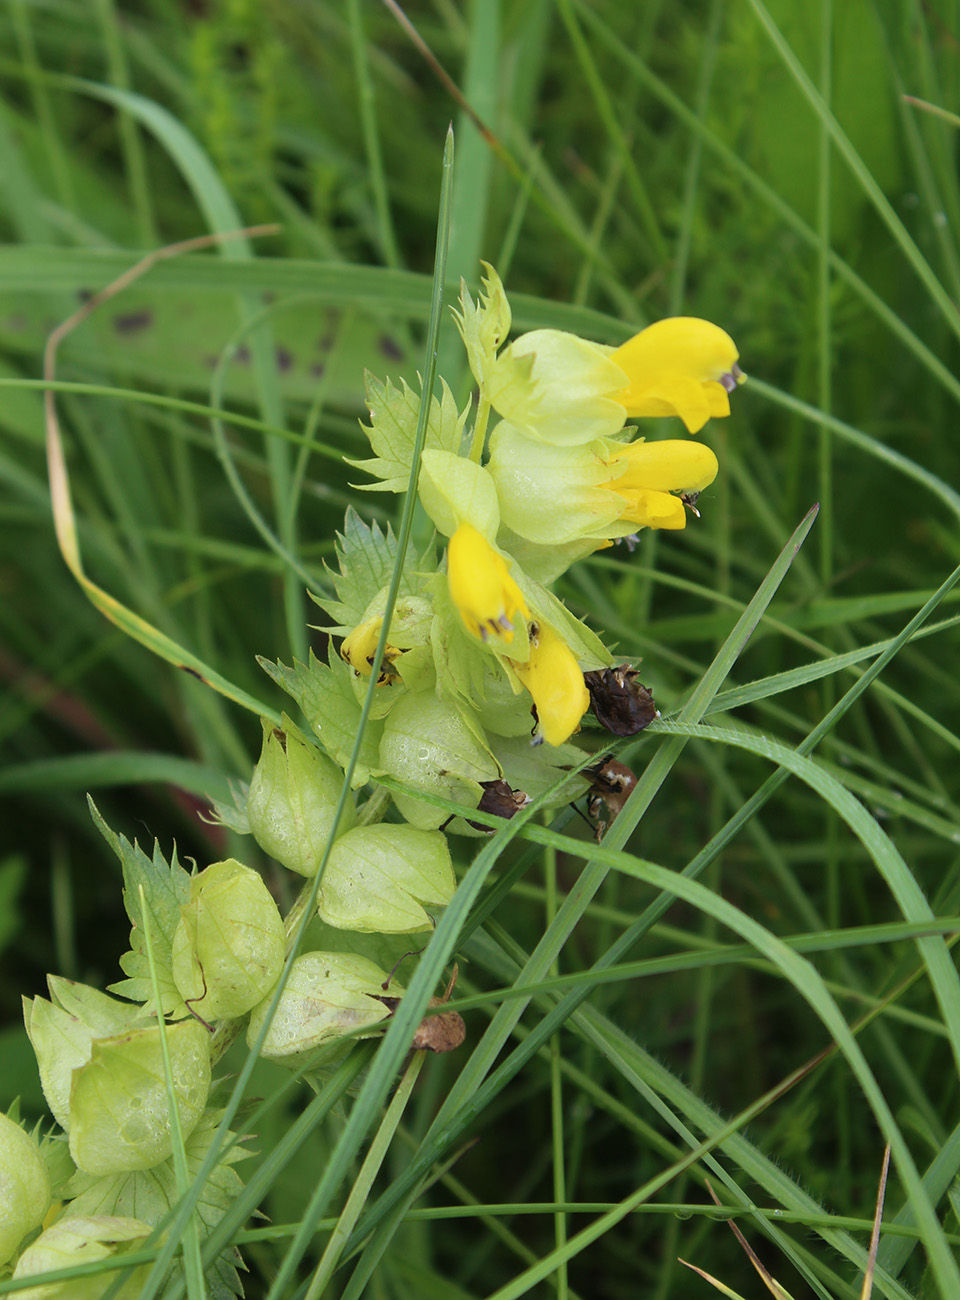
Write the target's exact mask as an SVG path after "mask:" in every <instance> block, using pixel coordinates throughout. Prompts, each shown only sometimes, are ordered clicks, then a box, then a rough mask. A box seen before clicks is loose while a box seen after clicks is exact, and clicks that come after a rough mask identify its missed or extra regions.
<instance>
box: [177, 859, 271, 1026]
mask: <svg viewBox="0 0 960 1300" xmlns="http://www.w3.org/2000/svg"><path fill="white" fill-rule="evenodd" d="M284 944H285V937H284V931H283V918H282V917H281V915H280V910H279V908H278V907H277V905H276V903H275V902H274V901H273V898H272V897H271V895H270V891H269V890H268V889H267V887H266V885H265V884H264V883H263V878H262V876H261V875H260V873H259V872H257V871H253V870H252V869H251V868H250V867H245V866H244V865H243V864H242V863H241V862H238V861H237V860H236V858H228V859H227V860H226V861H225V862H214V863H213V864H212V865H211V866H209V867H207V868H206V870H205V871H201V872H200V874H199V875H198V876H194V877H193V879H192V880H191V882H190V902H189V903H188V904H187V906H186V907H182V908H181V909H180V924H179V925H178V926H177V930H176V933H175V934H174V937H173V947H172V952H171V959H172V970H173V978H174V982H175V983H176V986H177V989H178V991H179V993H180V996H181V997H182V998H183V1000H184V1002H185V1003H186V1005H187V1006H188V1007H189V1009H190V1011H191V1012H192V1013H193V1014H194V1015H195V1016H197V1017H198V1018H199V1019H200V1020H203V1021H206V1022H209V1021H211V1020H222V1019H226V1018H228V1017H231V1018H232V1017H235V1016H242V1015H244V1014H245V1013H246V1012H247V1011H249V1010H250V1008H251V1007H253V1006H255V1005H256V1004H257V1003H258V1002H259V1001H260V999H261V998H262V997H263V991H264V989H267V988H271V987H272V986H273V985H274V984H275V983H276V981H277V977H278V976H279V974H280V970H281V968H282V966H283V957H284Z"/></svg>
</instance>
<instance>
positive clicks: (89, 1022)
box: [23, 975, 149, 1133]
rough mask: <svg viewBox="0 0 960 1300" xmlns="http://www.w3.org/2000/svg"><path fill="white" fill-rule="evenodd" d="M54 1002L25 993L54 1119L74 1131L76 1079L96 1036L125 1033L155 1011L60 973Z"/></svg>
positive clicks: (51, 980) (53, 986) (53, 985)
mask: <svg viewBox="0 0 960 1300" xmlns="http://www.w3.org/2000/svg"><path fill="white" fill-rule="evenodd" d="M47 984H48V985H49V988H50V996H51V998H52V999H53V1001H52V1002H48V1001H47V1000H46V999H45V998H24V999H23V1018H24V1022H25V1024H26V1027H27V1034H28V1035H29V1038H30V1043H31V1045H32V1047H33V1050H34V1053H35V1055H36V1058H37V1065H38V1066H39V1067H40V1085H41V1087H42V1088H43V1095H44V1096H45V1097H46V1099H47V1105H48V1106H49V1107H50V1110H51V1111H52V1112H53V1116H54V1119H56V1121H57V1123H58V1124H59V1125H60V1127H61V1128H62V1129H64V1130H65V1131H66V1132H68V1133H69V1131H70V1084H71V1080H72V1076H73V1071H74V1070H75V1069H77V1068H78V1067H79V1066H81V1065H85V1064H86V1063H87V1061H89V1060H90V1051H91V1045H92V1042H93V1040H94V1039H95V1038H106V1037H110V1036H111V1035H113V1034H121V1033H124V1032H126V1031H127V1030H129V1029H132V1028H134V1027H135V1026H136V1025H137V1024H142V1025H146V1024H148V1023H149V1017H147V1016H145V1015H144V1014H143V1008H142V1007H139V1006H132V1005H131V1004H130V1003H129V1002H121V1001H120V1000H119V999H117V998H112V997H110V996H109V995H108V994H106V993H101V992H100V990H99V989H94V988H90V986H89V985H87V984H75V983H74V982H73V981H72V980H65V979H60V978H59V977H58V976H56V975H50V976H48V977H47Z"/></svg>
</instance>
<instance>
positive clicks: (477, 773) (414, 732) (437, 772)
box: [380, 690, 501, 830]
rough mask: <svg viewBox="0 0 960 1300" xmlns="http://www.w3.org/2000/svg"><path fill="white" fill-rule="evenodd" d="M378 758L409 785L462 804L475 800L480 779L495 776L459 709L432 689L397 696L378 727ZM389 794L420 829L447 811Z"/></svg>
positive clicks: (436, 822)
mask: <svg viewBox="0 0 960 1300" xmlns="http://www.w3.org/2000/svg"><path fill="white" fill-rule="evenodd" d="M380 762H381V764H382V766H383V769H384V771H385V772H388V773H389V774H390V776H392V777H395V778H396V780H398V781H402V782H403V784H404V785H407V786H410V787H411V788H412V789H413V790H422V791H423V792H424V793H425V794H437V795H441V796H442V797H443V798H444V799H452V800H454V801H455V802H456V803H462V804H463V805H464V806H465V807H467V808H476V806H477V804H478V803H479V802H480V796H481V794H482V793H483V791H482V789H481V788H480V782H481V781H496V780H497V779H498V777H500V775H501V772H500V769H499V767H498V766H497V763H496V760H495V759H494V757H493V755H492V754H491V753H490V751H489V750H488V749H487V748H486V747H485V746H484V745H482V744H481V742H480V741H479V740H478V739H477V737H476V735H475V733H474V731H473V730H472V729H471V728H470V727H469V726H468V725H467V723H466V721H465V720H464V718H463V717H462V715H461V714H460V713H459V711H458V710H457V709H456V708H454V707H453V706H452V705H450V704H448V703H447V702H446V701H444V700H440V699H438V698H437V695H436V693H435V692H434V691H432V690H430V691H417V692H416V693H413V692H411V693H410V694H409V695H406V696H405V697H404V698H403V699H402V700H400V701H399V702H398V704H397V706H396V708H394V709H393V711H392V712H391V714H390V716H389V717H388V718H387V721H386V724H385V726H384V729H383V738H382V739H381V741H380ZM393 798H394V802H395V803H396V805H397V807H398V808H399V809H400V812H401V813H402V814H403V816H404V817H405V818H406V819H407V821H409V822H410V823H411V824H412V825H414V826H417V827H420V828H421V829H425V830H426V829H430V830H432V829H435V828H436V827H438V826H440V824H441V823H442V822H444V821H446V820H447V817H448V816H449V814H448V813H445V812H444V811H443V810H442V809H439V808H432V807H430V806H429V805H428V804H424V803H421V802H420V800H419V799H416V798H414V797H413V796H411V795H404V794H394V796H393Z"/></svg>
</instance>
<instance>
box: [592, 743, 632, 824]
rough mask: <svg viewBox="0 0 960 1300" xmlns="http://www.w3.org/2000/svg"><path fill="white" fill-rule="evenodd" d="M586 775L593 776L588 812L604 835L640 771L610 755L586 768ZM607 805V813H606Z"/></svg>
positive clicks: (618, 812) (625, 800)
mask: <svg viewBox="0 0 960 1300" xmlns="http://www.w3.org/2000/svg"><path fill="white" fill-rule="evenodd" d="M583 774H584V776H589V777H590V782H591V784H590V789H589V790H588V791H587V812H588V813H589V814H590V816H591V817H592V818H593V821H594V822H595V823H596V836H597V839H598V840H601V839H603V834H604V831H606V829H607V827H608V826H609V825H611V823H612V822H614V821H615V820H616V818H617V817H618V816H619V814H620V811H621V809H622V808H623V805H624V804H625V803H626V802H627V799H628V797H629V795H630V792H631V791H632V790H633V787H634V786H635V785H636V784H637V774H636V772H634V771H633V769H632V768H630V767H627V765H626V763H621V762H620V761H619V759H616V758H612V757H610V756H607V757H606V758H604V759H602V760H601V761H600V762H599V763H597V765H596V766H595V767H588V768H585V769H584V773H583ZM604 809H606V812H607V814H608V816H606V817H605V816H604V815H603V813H604Z"/></svg>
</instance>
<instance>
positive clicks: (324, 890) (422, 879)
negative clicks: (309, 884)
mask: <svg viewBox="0 0 960 1300" xmlns="http://www.w3.org/2000/svg"><path fill="white" fill-rule="evenodd" d="M456 883H457V882H456V879H455V877H454V874H453V866H452V865H451V862H450V850H449V849H448V848H447V841H446V837H445V836H444V835H442V834H441V833H440V831H421V830H417V829H415V828H414V827H413V826H395V825H392V824H390V823H388V822H381V823H380V825H378V826H358V827H356V828H355V829H354V830H352V831H349V832H348V833H347V834H346V835H342V836H341V837H340V839H338V840H337V842H336V844H335V845H334V846H333V849H332V850H331V853H330V858H329V861H328V862H327V868H326V870H325V871H324V873H323V882H322V884H321V886H320V898H319V901H318V903H317V911H318V912H319V914H320V918H321V920H323V921H326V922H327V924H328V925H334V926H336V927H337V928H338V929H341V930H360V931H370V930H372V931H376V932H379V933H382V934H404V933H408V932H410V931H413V930H429V929H430V927H431V925H432V924H433V923H432V921H431V920H430V917H429V915H428V914H427V912H425V911H424V909H423V908H422V907H421V906H420V904H421V903H436V904H439V905H440V906H442V907H445V906H446V905H447V903H449V902H450V899H451V898H452V897H453V893H454V890H455V889H456Z"/></svg>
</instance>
